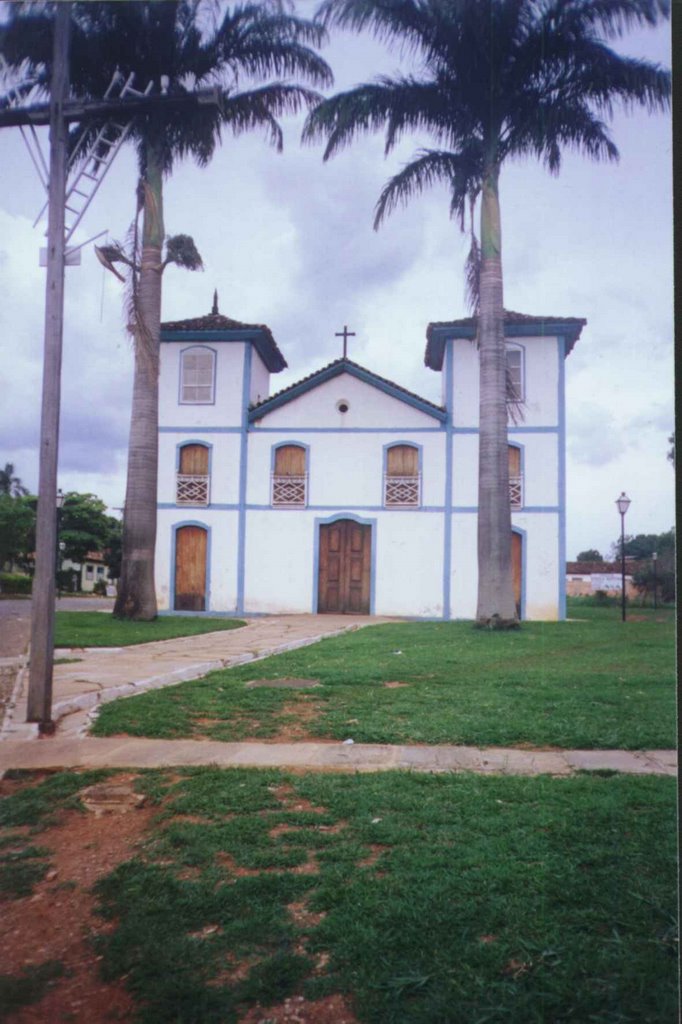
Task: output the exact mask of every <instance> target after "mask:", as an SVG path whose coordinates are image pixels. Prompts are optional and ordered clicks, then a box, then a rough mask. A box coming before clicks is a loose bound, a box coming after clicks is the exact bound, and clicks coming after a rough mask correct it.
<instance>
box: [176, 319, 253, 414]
mask: <svg viewBox="0 0 682 1024" xmlns="http://www.w3.org/2000/svg"><path fill="white" fill-rule="evenodd" d="M245 344H246V343H245V342H241V341H239V342H235V341H231V342H211V343H209V344H205V343H204V342H202V341H200V340H198V339H192V338H191V337H189V338H188V339H187V340H186V341H185V340H183V341H164V342H162V343H161V369H160V374H159V423H160V424H161V425H165V426H183V427H193V426H194V427H196V426H203V427H226V426H239V425H240V424H241V406H242V380H243V373H244V348H245ZM193 345H201V346H202V347H204V348H210V349H212V350H213V351H214V352H215V353H216V364H215V370H216V374H215V402H214V403H212V404H210V405H209V404H201V405H193V404H192V405H185V404H180V401H179V392H180V354H181V352H183V351H184V350H185V349H188V348H191V347H192V346H193Z"/></svg>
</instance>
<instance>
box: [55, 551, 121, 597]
mask: <svg viewBox="0 0 682 1024" xmlns="http://www.w3.org/2000/svg"><path fill="white" fill-rule="evenodd" d="M61 570H62V572H70V573H71V574H72V578H73V584H74V587H73V589H74V590H82V591H83V592H84V593H86V594H91V593H92V591H93V590H94V589H95V583H97V581H98V580H103V581H104V583H106V584H110V583H111V582H112V580H111V577H110V576H109V570H108V568H107V566H106V564H105V561H104V555H103V553H102V552H101V551H88V552H87V554H86V556H85V558H84V559H83V561H82V562H72V561H71V559H70V558H65V559H64V561H63V562H62V563H61Z"/></svg>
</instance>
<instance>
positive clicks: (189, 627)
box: [54, 612, 246, 647]
mask: <svg viewBox="0 0 682 1024" xmlns="http://www.w3.org/2000/svg"><path fill="white" fill-rule="evenodd" d="M244 625H246V623H244V622H242V620H241V619H202V618H193V617H188V616H185V615H162V616H160V617H159V618H158V619H154V620H153V621H152V622H132V621H129V620H127V619H115V618H114V616H113V615H111V614H110V613H108V612H57V614H56V617H55V638H54V643H55V647H128V646H130V645H131V644H147V643H151V642H152V641H153V640H173V639H175V637H179V636H197V635H199V634H200V633H217V632H218V630H221V629H237V628H238V627H239V626H244Z"/></svg>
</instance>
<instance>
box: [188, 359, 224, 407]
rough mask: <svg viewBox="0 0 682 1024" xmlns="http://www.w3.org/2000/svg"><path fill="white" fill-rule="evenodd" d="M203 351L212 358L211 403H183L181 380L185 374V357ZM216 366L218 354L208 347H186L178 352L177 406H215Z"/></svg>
mask: <svg viewBox="0 0 682 1024" xmlns="http://www.w3.org/2000/svg"><path fill="white" fill-rule="evenodd" d="M197 348H200V349H203V350H204V351H205V352H210V353H211V355H212V356H213V368H212V369H213V372H212V377H213V380H212V381H211V401H210V402H183V400H182V378H183V376H184V372H185V365H184V364H185V356H186V355H187V353H188V352H192V351H193V350H194V349H197ZM217 365H218V353H217V352H216V350H215V349H214V348H211V347H210V346H209V345H188V346H187V348H183V349H181V350H180V361H179V364H178V366H179V370H180V373H179V376H178V405H215V384H216V372H217V371H216V367H217Z"/></svg>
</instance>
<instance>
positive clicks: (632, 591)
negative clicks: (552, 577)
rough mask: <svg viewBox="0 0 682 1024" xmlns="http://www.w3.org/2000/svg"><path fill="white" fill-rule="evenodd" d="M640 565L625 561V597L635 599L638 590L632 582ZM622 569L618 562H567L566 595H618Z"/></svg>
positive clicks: (628, 559) (632, 561)
mask: <svg viewBox="0 0 682 1024" xmlns="http://www.w3.org/2000/svg"><path fill="white" fill-rule="evenodd" d="M639 568H640V563H639V562H636V561H634V559H632V558H626V559H625V596H626V597H637V596H638V594H639V590H638V588H637V587H636V586H635V584H634V583H633V581H632V577H633V574H634V573H636V572H637V571H638V570H639ZM621 587H622V567H621V564H620V562H567V563H566V593H567V595H568V596H569V597H583V596H585V595H587V594H596V592H597V591H598V590H603V591H604V593H606V594H620V592H621Z"/></svg>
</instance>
